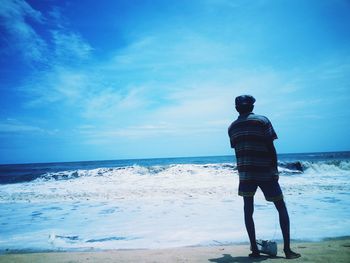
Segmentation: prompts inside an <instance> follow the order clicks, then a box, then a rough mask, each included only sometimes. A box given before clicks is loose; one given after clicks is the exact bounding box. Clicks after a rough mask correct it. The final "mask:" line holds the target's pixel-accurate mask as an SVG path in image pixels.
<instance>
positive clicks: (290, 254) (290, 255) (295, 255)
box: [284, 249, 301, 259]
mask: <svg viewBox="0 0 350 263" xmlns="http://www.w3.org/2000/svg"><path fill="white" fill-rule="evenodd" d="M284 254H285V255H286V259H294V258H300V257H301V255H300V254H299V253H295V252H293V251H292V250H291V249H287V250H284Z"/></svg>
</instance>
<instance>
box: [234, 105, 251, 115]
mask: <svg viewBox="0 0 350 263" xmlns="http://www.w3.org/2000/svg"><path fill="white" fill-rule="evenodd" d="M253 109H254V105H252V104H242V105H236V110H237V111H238V112H239V114H245V113H250V112H252V111H253Z"/></svg>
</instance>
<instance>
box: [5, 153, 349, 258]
mask: <svg viewBox="0 0 350 263" xmlns="http://www.w3.org/2000/svg"><path fill="white" fill-rule="evenodd" d="M278 159H279V171H280V184H281V187H282V190H283V192H284V196H285V201H286V204H287V207H288V211H289V215H290V220H291V237H292V239H294V240H305V241H315V240H321V239H324V238H332V237H342V236H349V235H350V210H349V207H350V152H327V153H303V154H280V155H279V156H278ZM237 188H238V174H237V170H236V165H235V157H234V156H214V157H187V158H162V159H139V160H115V161H90V162H69V163H67V162H66V163H44V164H13V165H0V253H11V252H18V251H26V252H32V251H91V250H106V249H136V248H168V247H180V246H211V245H228V244H234V243H242V242H247V241H248V237H247V234H246V230H245V227H244V220H243V200H242V198H241V197H239V196H238V195H237ZM254 218H255V225H256V232H257V238H259V239H271V240H277V241H279V240H282V235H281V231H280V228H279V223H278V214H277V211H275V209H274V206H273V204H271V203H268V202H266V201H265V200H264V197H263V195H262V193H261V191H260V190H258V192H257V193H256V196H255V212H254Z"/></svg>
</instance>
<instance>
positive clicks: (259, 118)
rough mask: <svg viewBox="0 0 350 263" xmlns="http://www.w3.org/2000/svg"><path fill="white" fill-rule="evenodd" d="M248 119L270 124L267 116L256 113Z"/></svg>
mask: <svg viewBox="0 0 350 263" xmlns="http://www.w3.org/2000/svg"><path fill="white" fill-rule="evenodd" d="M248 119H249V120H256V121H261V122H263V123H269V122H270V120H269V119H268V118H267V117H266V116H263V115H259V114H255V113H253V114H250V115H249V116H248Z"/></svg>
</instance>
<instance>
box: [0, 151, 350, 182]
mask: <svg viewBox="0 0 350 263" xmlns="http://www.w3.org/2000/svg"><path fill="white" fill-rule="evenodd" d="M278 160H279V165H280V166H282V167H284V168H288V169H292V170H300V171H302V170H303V162H332V163H334V164H336V163H337V162H340V161H342V160H350V152H349V151H346V152H324V153H292V154H279V155H278ZM216 163H223V164H230V163H231V164H233V165H234V164H235V157H234V156H233V155H229V156H204V157H178V158H153V159H127V160H106V161H84V162H59V163H32V164H4V165H0V184H11V183H20V182H27V181H32V180H35V179H37V178H38V177H41V176H42V175H45V174H47V173H57V172H64V171H75V170H90V169H96V168H117V167H129V166H133V165H138V166H145V167H151V166H167V165H172V164H216Z"/></svg>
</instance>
